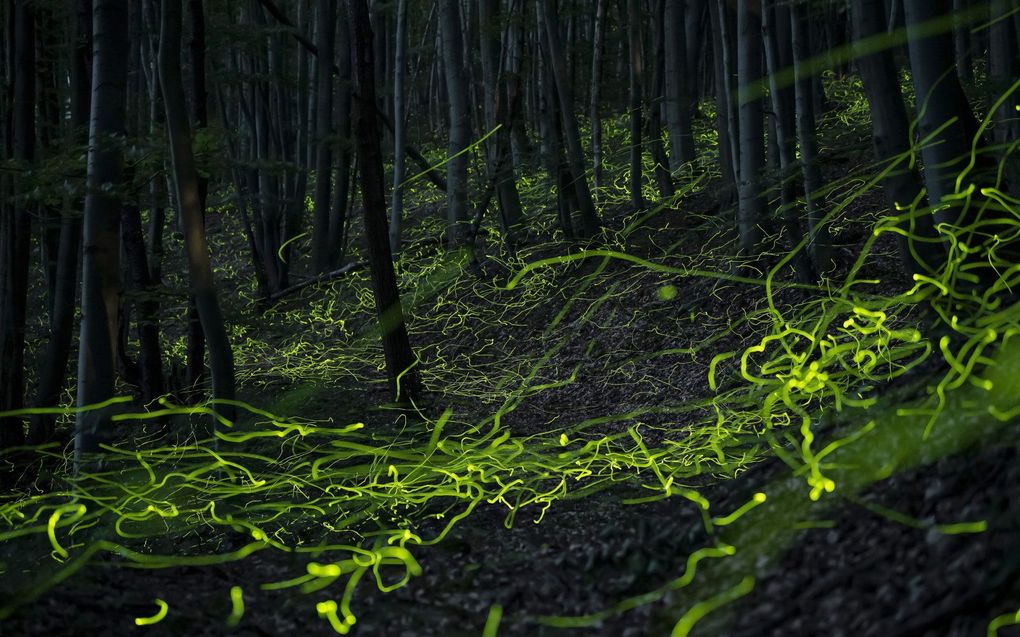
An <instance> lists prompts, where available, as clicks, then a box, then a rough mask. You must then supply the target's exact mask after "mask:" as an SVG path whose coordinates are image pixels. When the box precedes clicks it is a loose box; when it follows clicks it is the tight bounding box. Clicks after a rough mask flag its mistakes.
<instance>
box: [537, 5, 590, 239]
mask: <svg viewBox="0 0 1020 637" xmlns="http://www.w3.org/2000/svg"><path fill="white" fill-rule="evenodd" d="M540 5H541V7H540V17H541V18H542V22H543V23H544V26H545V29H544V31H545V34H544V35H545V38H544V39H545V44H546V49H547V50H548V52H549V63H550V66H551V67H552V75H553V78H554V80H555V82H556V95H557V98H558V100H559V107H560V117H561V119H562V120H563V134H564V136H565V137H566V140H567V144H566V146H567V159H568V162H569V164H570V171H571V172H572V173H573V177H574V180H573V181H574V184H573V185H574V194H575V196H576V197H577V203H578V206H579V207H580V210H579V212H580V215H579V216H580V218H579V220H578V221H579V222H580V227H579V228H578V230H579V231H580V234H582V235H584V236H589V237H590V236H592V235H594V234H595V233H596V232H597V231H598V227H599V218H598V214H597V213H596V212H595V203H594V201H593V200H592V196H591V190H590V189H589V187H588V178H587V170H586V168H585V161H584V149H583V148H581V132H580V130H579V129H578V126H577V119H576V118H575V116H574V93H573V91H572V90H571V88H570V83H571V78H570V77H569V76H568V74H567V68H566V64H565V63H564V60H565V59H566V54H565V52H564V49H563V42H562V40H561V39H560V26H559V18H558V16H557V13H556V6H555V5H556V3H555V2H554V1H553V0H548V1H546V2H541V3H540Z"/></svg>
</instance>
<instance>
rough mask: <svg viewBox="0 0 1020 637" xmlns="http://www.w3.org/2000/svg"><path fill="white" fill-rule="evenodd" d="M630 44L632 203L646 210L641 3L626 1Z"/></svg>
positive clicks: (637, 208) (638, 0)
mask: <svg viewBox="0 0 1020 637" xmlns="http://www.w3.org/2000/svg"><path fill="white" fill-rule="evenodd" d="M627 42H628V44H629V49H628V50H629V52H630V66H629V67H628V78H629V80H630V82H629V83H630V93H629V96H630V98H629V101H628V103H627V110H628V113H629V115H630V203H631V205H632V206H633V207H634V209H635V210H640V209H642V208H644V207H645V201H644V196H643V195H642V193H641V189H642V184H641V181H642V179H641V173H642V169H641V155H642V154H643V153H642V150H643V149H642V146H641V90H642V89H641V75H642V74H643V73H644V52H643V50H642V47H643V45H642V43H641V0H627Z"/></svg>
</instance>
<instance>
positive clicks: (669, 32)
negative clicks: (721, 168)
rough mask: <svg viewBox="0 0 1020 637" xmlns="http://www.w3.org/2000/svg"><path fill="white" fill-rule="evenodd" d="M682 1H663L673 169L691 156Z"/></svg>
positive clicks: (692, 79)
mask: <svg viewBox="0 0 1020 637" xmlns="http://www.w3.org/2000/svg"><path fill="white" fill-rule="evenodd" d="M684 4H685V3H683V2H678V1H676V0H669V1H667V2H666V8H665V15H664V16H663V18H664V19H663V27H664V29H665V40H666V41H665V48H666V50H665V55H666V77H665V80H664V81H665V89H666V90H665V93H666V109H665V110H666V127H667V129H668V130H669V144H670V146H669V148H670V153H669V165H670V168H671V169H672V170H673V172H676V171H677V170H679V169H680V167H681V166H683V164H685V163H687V162H690V161H693V160H694V133H693V131H692V118H691V97H690V93H691V91H690V88H689V87H690V86H691V84H692V82H693V81H694V77H693V76H691V75H688V73H689V67H688V64H687V46H686V32H685V30H684Z"/></svg>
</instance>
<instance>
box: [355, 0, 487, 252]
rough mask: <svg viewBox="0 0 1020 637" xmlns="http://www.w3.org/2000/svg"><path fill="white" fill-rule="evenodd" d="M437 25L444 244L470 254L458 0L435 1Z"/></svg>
mask: <svg viewBox="0 0 1020 637" xmlns="http://www.w3.org/2000/svg"><path fill="white" fill-rule="evenodd" d="M439 24H440V30H441V31H442V38H443V66H444V67H445V68H444V70H445V75H446V91H447V93H448V95H449V113H450V143H449V147H448V155H449V156H448V159H447V163H446V171H447V173H446V207H447V211H446V215H447V216H446V245H447V248H449V249H450V250H459V249H464V250H467V251H468V252H469V253H473V250H472V248H471V246H469V245H468V240H469V238H470V232H469V230H470V226H469V224H468V213H467V207H468V202H467V188H468V184H467V180H468V153H467V152H466V151H465V149H466V148H467V147H468V146H469V145H470V144H471V106H470V104H469V102H468V85H467V72H466V70H465V68H464V42H463V35H462V29H463V26H462V24H461V16H460V0H439ZM362 170H364V167H362Z"/></svg>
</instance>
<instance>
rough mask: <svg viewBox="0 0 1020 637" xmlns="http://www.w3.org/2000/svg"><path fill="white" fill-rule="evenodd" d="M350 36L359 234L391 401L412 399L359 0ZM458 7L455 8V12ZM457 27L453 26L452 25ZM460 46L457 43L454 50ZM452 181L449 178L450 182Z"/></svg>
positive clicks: (353, 6)
mask: <svg viewBox="0 0 1020 637" xmlns="http://www.w3.org/2000/svg"><path fill="white" fill-rule="evenodd" d="M347 7H348V12H349V15H350V26H351V40H352V41H353V43H354V60H355V63H354V69H355V76H356V78H357V83H358V96H357V108H356V112H357V116H356V125H355V130H356V131H357V144H358V158H359V159H358V161H359V164H360V165H361V169H360V172H361V197H362V202H363V204H364V221H365V240H366V242H367V244H368V262H369V266H370V268H371V271H372V291H373V293H374V295H375V307H376V312H377V314H378V317H379V331H380V333H381V336H382V345H383V354H384V356H385V358H386V370H387V374H388V376H389V384H390V392H391V394H392V396H393V398H394V400H395V401H397V402H406V401H411V402H413V401H414V400H415V399H416V398H417V397H418V395H419V393H420V388H419V382H418V374H417V371H416V370H415V369H414V365H415V364H416V362H417V360H416V359H415V356H414V352H412V351H411V344H410V342H409V341H408V338H407V328H406V327H405V326H404V312H403V308H402V307H401V303H400V291H399V289H398V288H397V277H396V274H395V273H394V271H393V258H392V255H391V253H390V244H389V237H388V235H387V230H386V195H385V183H384V173H383V162H382V151H381V149H380V140H379V136H380V132H379V124H378V120H377V118H376V113H375V68H374V67H375V63H374V61H373V50H372V26H371V23H370V22H369V18H368V6H367V5H366V4H365V0H347ZM458 13H459V12H458ZM458 33H459V31H458ZM459 51H460V49H458V52H459ZM450 187H451V188H452V187H453V184H452V183H451V184H450Z"/></svg>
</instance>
